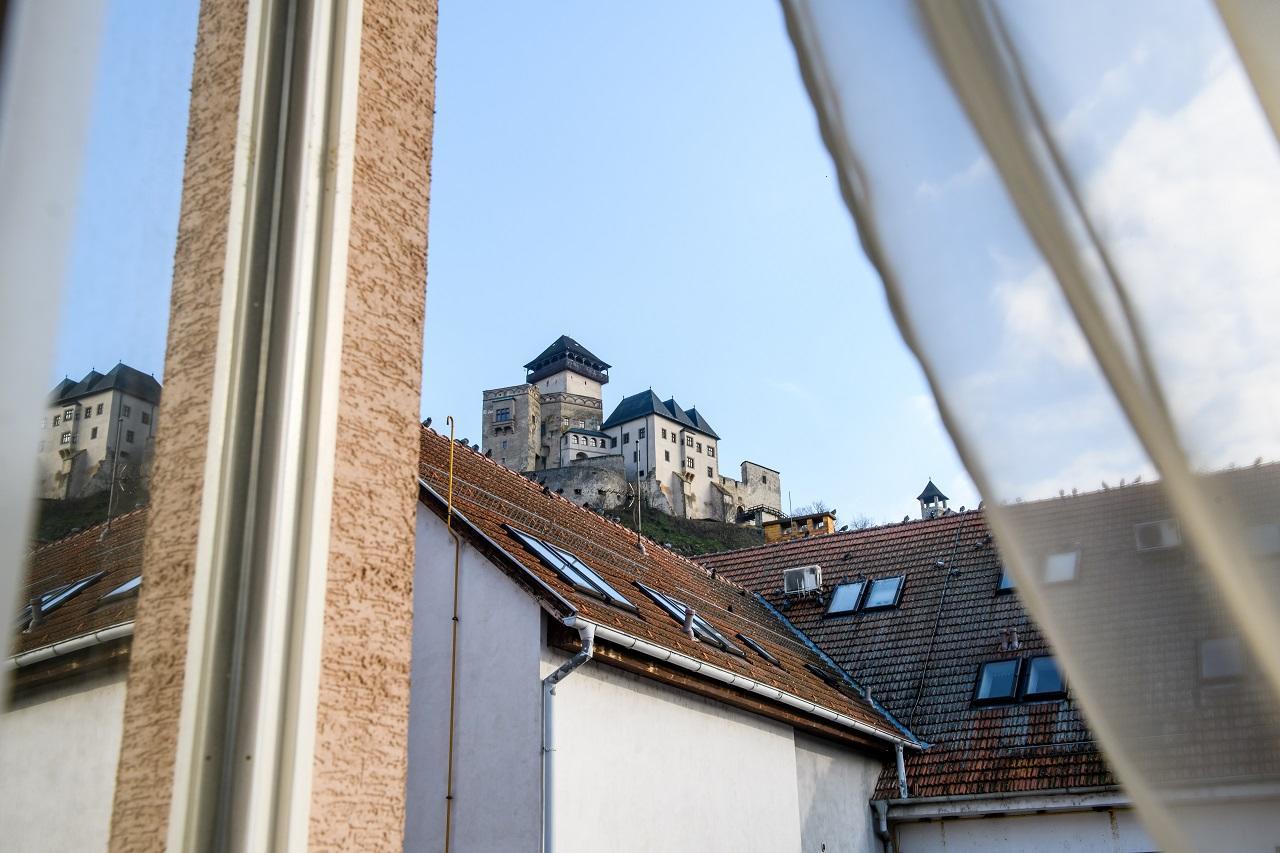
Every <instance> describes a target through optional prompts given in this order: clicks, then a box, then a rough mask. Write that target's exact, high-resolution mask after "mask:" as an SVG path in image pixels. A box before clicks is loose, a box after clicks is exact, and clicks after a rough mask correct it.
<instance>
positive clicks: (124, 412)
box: [120, 406, 133, 418]
mask: <svg viewBox="0 0 1280 853" xmlns="http://www.w3.org/2000/svg"><path fill="white" fill-rule="evenodd" d="M132 413H133V409H131V408H129V407H128V406H121V407H120V417H122V418H127V417H129V416H130V415H131V414H132Z"/></svg>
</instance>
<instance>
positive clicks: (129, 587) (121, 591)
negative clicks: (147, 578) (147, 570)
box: [98, 575, 142, 604]
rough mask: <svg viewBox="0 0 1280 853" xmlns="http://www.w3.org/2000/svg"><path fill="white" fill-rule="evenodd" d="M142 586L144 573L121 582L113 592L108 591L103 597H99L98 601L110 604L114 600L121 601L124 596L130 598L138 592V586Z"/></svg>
mask: <svg viewBox="0 0 1280 853" xmlns="http://www.w3.org/2000/svg"><path fill="white" fill-rule="evenodd" d="M140 586H142V575H138V576H137V577H136V578H130V579H129V580H127V581H125V582H124V583H122V584H120V585H119V586H118V587H116V588H115V589H113V590H111V592H109V593H107V594H106V595H104V596H102V598H100V599H98V603H99V604H110V603H112V602H113V601H119V600H120V599H122V598H128V597H129V596H130V595H132V594H133V593H135V592H137V591H138V587H140Z"/></svg>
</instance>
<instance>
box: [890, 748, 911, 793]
mask: <svg viewBox="0 0 1280 853" xmlns="http://www.w3.org/2000/svg"><path fill="white" fill-rule="evenodd" d="M893 752H894V757H895V758H896V759H897V761H898V797H899V798H900V799H903V800H905V799H906V798H907V797H909V796H910V794H909V793H908V792H907V763H906V762H905V761H904V760H903V758H902V744H901V742H899V743H895V744H894V745H893Z"/></svg>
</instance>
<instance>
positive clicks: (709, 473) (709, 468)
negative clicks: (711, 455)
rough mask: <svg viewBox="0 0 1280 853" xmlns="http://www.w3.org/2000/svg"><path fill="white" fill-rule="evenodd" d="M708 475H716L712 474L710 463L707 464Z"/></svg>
mask: <svg viewBox="0 0 1280 853" xmlns="http://www.w3.org/2000/svg"><path fill="white" fill-rule="evenodd" d="M707 476H708V477H714V476H715V474H712V473H711V466H710V465H708V466H707Z"/></svg>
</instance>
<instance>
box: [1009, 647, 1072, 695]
mask: <svg viewBox="0 0 1280 853" xmlns="http://www.w3.org/2000/svg"><path fill="white" fill-rule="evenodd" d="M1040 660H1047V661H1049V662H1050V663H1052V664H1053V669H1054V672H1056V673H1057V674H1058V689H1057V690H1037V691H1036V692H1034V693H1033V692H1031V676H1032V672H1033V670H1034V669H1035V665H1036V661H1040ZM1021 671H1022V674H1021V679H1022V685H1021V688H1022V689H1021V690H1020V691H1019V694H1018V695H1019V696H1020V698H1021V701H1023V702H1052V701H1057V700H1059V699H1065V698H1067V680H1066V679H1065V678H1064V677H1063V676H1062V667H1060V666H1058V659H1057V658H1056V657H1054V656H1053V655H1047V654H1046V655H1029V656H1027V657H1026V658H1025V659H1024V660H1023V663H1022V666H1021Z"/></svg>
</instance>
